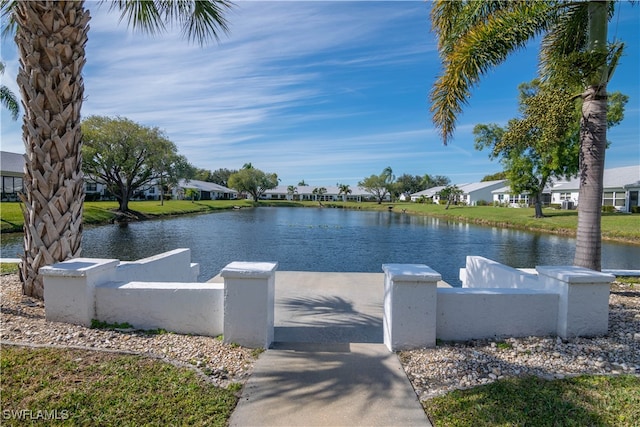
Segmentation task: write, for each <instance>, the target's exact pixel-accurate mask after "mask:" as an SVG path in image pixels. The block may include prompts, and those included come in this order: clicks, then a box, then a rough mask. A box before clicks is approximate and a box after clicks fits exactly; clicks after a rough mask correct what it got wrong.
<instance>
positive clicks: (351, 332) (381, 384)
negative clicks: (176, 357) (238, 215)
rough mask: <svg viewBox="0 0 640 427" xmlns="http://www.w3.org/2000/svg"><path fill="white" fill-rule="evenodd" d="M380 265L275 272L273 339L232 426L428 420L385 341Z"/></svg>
mask: <svg viewBox="0 0 640 427" xmlns="http://www.w3.org/2000/svg"><path fill="white" fill-rule="evenodd" d="M383 292H384V275H383V274H382V273H307V272H289V271H279V272H277V273H276V308H275V326H276V329H275V342H274V344H273V346H272V348H271V349H269V350H267V351H266V352H265V353H263V354H262V355H261V356H260V358H259V359H258V361H257V362H256V364H255V366H254V371H253V374H252V375H251V377H250V378H249V380H248V382H247V384H246V385H245V387H244V389H243V393H242V396H241V398H240V401H239V403H238V406H237V408H236V410H235V411H234V413H233V414H232V416H231V419H230V425H231V426H238V427H247V426H430V425H431V424H430V423H429V420H428V419H427V417H426V415H425V413H424V410H423V409H422V406H421V405H420V402H419V401H418V398H417V396H416V394H415V393H414V391H413V388H412V386H411V383H410V382H409V380H408V378H407V376H406V374H405V373H404V370H403V369H402V366H401V364H400V361H399V360H398V356H397V355H396V354H394V353H391V352H389V350H387V348H386V347H385V346H384V345H383V344H382V336H383V335H382V299H383Z"/></svg>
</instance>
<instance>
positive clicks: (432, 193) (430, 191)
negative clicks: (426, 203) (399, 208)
mask: <svg viewBox="0 0 640 427" xmlns="http://www.w3.org/2000/svg"><path fill="white" fill-rule="evenodd" d="M444 188H445V187H444V186H443V185H440V186H437V187H431V188H427V189H426V190H422V191H418V192H417V193H413V194H412V195H411V201H412V202H419V201H420V200H421V199H422V198H423V197H424V198H425V199H427V200H428V199H432V200H433V201H434V202H435V203H438V198H439V192H440V191H441V190H442V189H444Z"/></svg>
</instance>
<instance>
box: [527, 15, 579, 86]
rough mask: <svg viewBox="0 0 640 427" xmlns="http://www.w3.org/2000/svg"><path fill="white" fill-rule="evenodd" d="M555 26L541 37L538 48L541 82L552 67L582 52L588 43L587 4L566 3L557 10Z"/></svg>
mask: <svg viewBox="0 0 640 427" xmlns="http://www.w3.org/2000/svg"><path fill="white" fill-rule="evenodd" d="M558 12H559V13H558V15H557V21H556V25H554V26H553V27H552V28H551V29H550V30H549V32H548V33H547V34H546V35H545V36H544V37H543V39H542V43H541V47H540V69H539V74H540V77H541V78H542V80H549V79H551V78H552V76H553V73H554V67H555V66H556V65H557V64H558V63H559V62H561V61H563V60H564V59H566V58H567V57H568V56H569V55H571V54H573V53H575V52H580V51H582V50H584V48H585V46H586V45H587V43H588V26H589V16H588V4H587V3H586V2H577V3H567V4H564V5H562V7H561V11H560V8H559V10H558Z"/></svg>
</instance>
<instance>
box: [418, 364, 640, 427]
mask: <svg viewBox="0 0 640 427" xmlns="http://www.w3.org/2000/svg"><path fill="white" fill-rule="evenodd" d="M423 405H424V407H425V410H426V412H427V413H428V414H429V416H430V418H431V420H432V421H433V423H434V425H437V426H438V427H449V426H474V427H475V426H495V425H500V426H524V425H531V426H569V425H572V426H629V427H631V426H637V425H639V424H638V423H640V378H638V377H636V376H631V375H627V376H616V377H605V376H594V375H585V376H580V377H576V378H568V379H562V380H553V381H547V380H543V379H540V378H535V377H528V378H509V379H504V380H500V381H496V382H495V383H492V384H489V385H485V386H479V387H475V388H472V389H469V390H458V391H454V392H451V393H449V394H447V395H445V396H442V397H436V398H434V399H430V400H428V401H425V402H423Z"/></svg>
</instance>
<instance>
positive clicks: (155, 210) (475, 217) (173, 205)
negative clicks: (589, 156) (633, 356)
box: [0, 200, 640, 244]
mask: <svg viewBox="0 0 640 427" xmlns="http://www.w3.org/2000/svg"><path fill="white" fill-rule="evenodd" d="M129 206H130V208H131V209H132V210H134V211H137V212H140V213H141V214H143V215H146V216H148V217H158V216H171V215H185V214H193V213H203V212H210V211H214V210H220V209H232V208H233V207H234V206H241V207H251V206H254V205H253V204H252V203H251V202H249V201H246V200H206V201H197V202H191V201H188V200H168V201H165V202H164V204H162V205H161V204H160V202H158V201H144V202H131V203H130V204H129ZM258 206H299V207H317V206H318V203H317V202H287V201H273V202H266V201H265V202H260V203H259V204H258ZM324 206H325V208H345V209H365V210H384V211H387V210H389V208H391V209H392V211H393V212H402V211H404V212H406V213H407V214H413V215H427V216H432V217H438V218H444V219H450V220H454V221H460V222H471V223H476V224H483V225H492V226H498V227H510V228H518V229H523V230H532V231H542V232H550V233H559V234H566V235H569V236H572V235H575V232H576V228H577V223H578V212H577V211H575V210H574V211H567V210H555V209H545V211H544V213H545V215H546V217H545V218H534V216H533V209H532V208H498V207H493V206H473V207H467V206H451V207H450V208H449V209H448V210H447V209H445V207H444V206H442V205H433V204H420V203H402V202H401V203H383V204H377V203H371V202H364V203H356V202H346V203H343V202H324ZM117 207H118V205H117V203H116V202H86V203H85V205H84V221H85V224H106V223H109V222H110V221H112V220H113V219H114V218H115V216H116V215H115V213H114V212H115V210H116V209H117ZM0 218H1V219H2V228H1V231H2V232H3V233H6V232H21V231H22V225H23V217H22V211H21V209H20V203H17V202H3V203H1V204H0ZM602 237H603V238H604V239H607V240H615V241H620V242H630V243H635V244H640V214H627V213H604V214H602Z"/></svg>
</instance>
